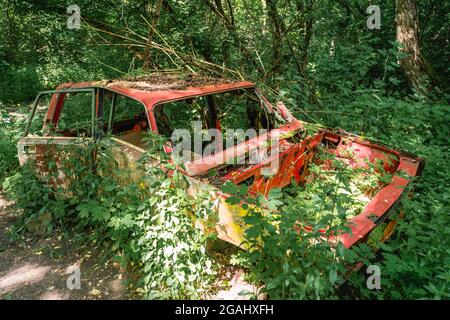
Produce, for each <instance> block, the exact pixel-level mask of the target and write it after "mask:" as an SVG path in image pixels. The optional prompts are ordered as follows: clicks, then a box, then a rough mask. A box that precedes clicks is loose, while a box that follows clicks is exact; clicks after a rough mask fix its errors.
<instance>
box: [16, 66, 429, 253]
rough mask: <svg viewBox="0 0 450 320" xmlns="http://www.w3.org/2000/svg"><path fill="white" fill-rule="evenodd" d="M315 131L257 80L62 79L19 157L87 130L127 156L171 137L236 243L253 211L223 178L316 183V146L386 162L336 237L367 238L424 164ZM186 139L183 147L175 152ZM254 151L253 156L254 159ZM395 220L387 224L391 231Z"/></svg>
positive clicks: (256, 183)
mask: <svg viewBox="0 0 450 320" xmlns="http://www.w3.org/2000/svg"><path fill="white" fill-rule="evenodd" d="M47 97H48V102H46V98H47ZM38 115H41V118H42V120H39V116H38ZM41 121H43V124H42V122H41ZM308 128H309V125H308V124H307V123H305V122H302V121H300V120H298V119H296V118H295V117H294V116H292V114H291V113H290V112H289V110H288V109H287V108H286V107H285V106H284V104H282V103H277V104H275V105H273V104H271V103H270V102H269V101H268V100H267V99H266V98H265V97H264V96H263V95H262V93H261V92H260V91H259V90H258V89H257V88H256V86H255V84H254V83H251V82H247V81H233V80H226V79H213V78H208V77H200V76H187V77H178V76H174V75H166V76H160V75H152V76H147V77H141V78H134V79H128V80H108V81H98V82H82V83H65V84H62V85H60V86H58V87H57V89H56V90H53V91H45V92H40V93H39V94H38V96H37V98H36V101H35V103H34V106H33V112H32V115H31V118H30V120H29V123H28V126H27V129H26V132H25V136H24V138H23V139H21V140H20V142H19V143H18V150H19V159H20V160H21V163H24V162H25V161H26V159H27V158H28V157H29V156H33V157H35V158H36V159H37V160H39V159H40V160H41V165H45V164H43V163H42V161H43V157H42V155H43V154H44V153H45V152H46V151H48V150H49V148H51V146H52V145H64V144H71V143H73V142H74V141H76V140H77V139H79V137H80V136H83V137H85V138H87V139H110V141H111V142H112V143H113V145H114V146H115V148H117V150H120V151H121V152H122V153H123V154H125V155H126V157H127V158H128V159H136V158H139V157H140V156H141V155H142V154H143V153H145V152H146V144H145V138H144V137H145V134H146V132H147V131H153V132H154V133H157V134H159V135H162V136H164V137H166V139H167V140H168V141H170V139H171V138H172V140H171V141H172V142H170V143H168V144H167V145H166V146H165V151H166V152H167V153H171V152H172V154H174V151H177V152H178V153H179V154H180V155H183V156H184V158H183V161H184V167H183V168H182V169H180V170H182V171H183V172H184V173H185V174H186V176H187V177H188V180H189V181H190V184H191V185H190V187H189V192H192V193H195V190H197V189H198V188H202V189H204V188H205V187H206V188H210V190H212V193H211V194H212V200H213V201H214V205H215V209H216V210H217V213H218V217H219V219H218V223H217V225H216V230H217V233H218V236H219V238H221V239H223V240H225V241H228V242H230V243H233V244H235V245H238V246H242V242H243V240H244V234H245V224H244V223H243V220H242V217H243V216H244V215H245V214H246V211H245V210H244V209H242V207H240V206H239V205H230V204H229V203H227V202H226V201H225V199H226V198H227V196H228V195H226V194H224V193H223V192H221V191H220V186H221V185H222V184H224V183H225V182H226V181H231V182H233V183H235V184H243V183H245V184H246V185H247V186H248V188H249V189H248V190H249V194H250V196H251V195H252V194H256V193H262V194H264V195H267V194H268V193H269V191H270V190H271V189H273V188H284V187H286V186H288V185H290V184H291V181H292V180H295V181H296V182H297V183H300V184H302V183H307V181H308V179H311V176H310V175H309V172H308V166H309V165H310V163H311V162H312V161H314V157H315V154H316V152H317V150H318V148H321V149H325V150H327V151H328V152H329V153H330V154H334V155H335V156H336V157H338V158H339V159H341V160H342V161H344V162H345V163H347V164H348V165H350V166H352V167H355V168H359V167H360V168H365V167H368V166H370V164H374V163H378V164H380V163H381V165H382V167H383V169H384V170H385V172H388V173H390V174H392V179H391V180H390V181H389V183H386V184H385V185H383V186H382V187H380V189H379V190H377V192H376V194H373V195H372V196H371V197H370V199H368V201H367V204H366V205H365V207H364V208H363V209H362V210H361V212H360V213H359V214H357V215H356V216H353V217H351V218H350V219H349V226H350V228H351V232H350V233H346V234H344V235H343V236H341V237H340V238H339V239H338V240H339V241H341V242H342V243H343V244H344V245H345V247H347V248H348V247H350V246H352V245H354V244H356V243H358V242H361V241H365V240H366V239H367V237H368V235H369V234H370V233H371V231H373V230H374V228H375V227H376V226H377V225H379V224H380V223H382V222H384V221H385V220H386V219H387V218H388V216H389V214H390V212H392V209H393V208H395V207H396V205H397V204H398V203H399V201H400V199H401V198H402V196H403V195H404V194H405V193H406V189H405V188H406V187H407V186H408V185H409V184H410V183H411V178H413V177H415V176H418V175H419V174H420V172H421V169H422V167H423V161H422V160H421V159H419V158H417V157H415V156H412V155H409V154H406V153H403V152H401V151H397V150H394V149H391V148H389V147H386V146H383V145H380V144H376V143H372V142H370V141H368V140H366V139H363V138H361V137H358V136H355V135H352V134H349V133H345V132H343V131H339V132H335V131H332V130H325V129H320V130H317V131H315V132H314V133H313V134H311V135H305V132H306V131H308V130H306V129H308ZM211 132H212V134H211ZM108 133H109V134H108ZM255 133H256V134H255ZM205 136H207V137H211V136H214V138H212V139H209V140H208V139H205ZM174 137H175V140H177V139H178V140H177V141H174ZM189 137H190V138H192V137H194V140H195V139H196V137H197V141H194V143H192V141H191V140H192V139H187V138H189ZM199 139H200V140H199ZM180 141H182V142H183V143H184V145H183V144H181V145H182V146H183V148H181V149H179V148H178V149H177V142H180ZM225 141H226V143H225ZM178 146H179V145H178ZM192 146H193V148H189V147H192ZM275 146H276V148H275ZM275 149H276V152H274V150H275ZM180 150H181V152H180ZM261 152H262V153H261ZM261 154H262V156H261ZM252 155H254V156H256V157H254V158H256V160H255V159H253V160H254V161H249V160H250V158H251V157H252ZM237 160H239V161H237ZM269 169H270V170H269ZM272 169H274V170H272ZM399 173H402V174H401V175H398V174H399ZM392 225H393V223H389V224H388V228H387V230H386V232H385V237H388V236H389V235H390V233H391V229H392Z"/></svg>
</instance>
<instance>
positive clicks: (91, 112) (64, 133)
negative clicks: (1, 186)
mask: <svg viewBox="0 0 450 320" xmlns="http://www.w3.org/2000/svg"><path fill="white" fill-rule="evenodd" d="M97 92H98V89H95V88H86V89H64V90H51V91H43V92H39V94H38V95H37V97H36V99H35V101H34V103H33V106H32V111H31V115H30V117H29V120H28V123H27V127H26V129H25V132H24V135H23V137H22V139H20V140H19V142H18V145H17V147H18V157H19V162H20V164H21V165H24V164H25V163H27V162H28V161H29V160H30V159H33V160H34V162H35V164H36V169H37V171H38V173H39V174H41V175H46V174H48V173H49V171H50V166H52V165H53V168H55V167H54V166H56V169H57V172H58V175H57V180H60V181H55V183H60V184H65V183H67V181H65V180H67V179H66V177H65V176H64V174H63V173H62V171H61V170H60V166H61V161H62V160H63V159H67V158H68V157H70V152H77V151H76V150H77V148H86V146H87V145H89V144H90V143H91V142H92V141H94V136H95V134H96V126H95V125H94V123H96V121H97V120H96V116H95V115H96V100H97V99H96V95H97ZM69 146H70V147H69ZM69 149H70V151H69ZM87 158H88V157H87ZM91 160H92V158H90V159H86V161H91Z"/></svg>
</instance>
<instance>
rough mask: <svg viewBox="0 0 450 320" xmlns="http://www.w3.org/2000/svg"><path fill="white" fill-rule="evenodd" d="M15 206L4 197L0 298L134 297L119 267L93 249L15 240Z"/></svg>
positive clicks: (0, 215) (0, 202)
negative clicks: (9, 234)
mask: <svg viewBox="0 0 450 320" xmlns="http://www.w3.org/2000/svg"><path fill="white" fill-rule="evenodd" d="M12 205H13V204H12V203H11V202H8V201H6V200H5V198H4V197H3V196H2V195H1V194H0V299H42V300H45V299H63V300H65V299H130V298H132V295H131V294H130V293H129V292H130V290H128V289H127V287H126V286H125V284H124V282H125V281H124V280H125V276H124V274H123V273H122V272H121V271H120V268H119V267H118V266H117V265H116V264H113V263H112V262H111V261H102V259H101V257H102V255H101V252H99V251H98V249H96V248H95V247H94V246H92V245H83V246H80V245H79V244H77V243H76V241H75V240H74V239H71V240H67V239H61V237H57V236H55V237H50V238H46V239H40V240H35V239H25V240H23V241H14V242H13V241H11V240H10V237H9V236H8V231H9V230H10V228H11V226H12V223H13V222H14V220H15V219H16V218H15V217H14V215H13V214H12V210H11V206H12ZM78 270H79V275H80V277H79V279H80V282H79V284H80V286H79V289H77V287H78V282H77V275H78ZM69 277H70V279H69V284H67V281H68V278H69ZM68 287H71V288H72V290H70V289H69V288H68ZM134 298H136V297H134Z"/></svg>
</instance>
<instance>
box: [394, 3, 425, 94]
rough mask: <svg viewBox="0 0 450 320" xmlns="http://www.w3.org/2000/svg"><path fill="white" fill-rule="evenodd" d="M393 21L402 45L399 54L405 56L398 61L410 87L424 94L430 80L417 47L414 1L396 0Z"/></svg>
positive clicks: (417, 23)
mask: <svg viewBox="0 0 450 320" xmlns="http://www.w3.org/2000/svg"><path fill="white" fill-rule="evenodd" d="M395 11H396V12H395V21H396V23H397V41H398V42H399V43H400V44H402V46H403V47H402V48H400V52H401V53H404V54H406V56H405V57H402V58H401V59H400V60H399V63H400V66H401V67H402V68H403V71H404V72H405V75H406V78H407V79H408V81H409V83H410V85H411V86H412V87H413V88H414V89H415V90H416V91H417V92H421V93H426V92H428V91H429V89H427V88H426V86H427V84H428V81H429V79H430V75H429V72H430V70H429V69H428V68H427V65H428V64H427V63H426V60H425V58H424V57H423V55H422V52H421V50H420V45H419V33H418V32H419V19H418V16H417V9H416V4H415V2H414V0H396V10H395Z"/></svg>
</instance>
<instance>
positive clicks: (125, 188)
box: [7, 142, 215, 299]
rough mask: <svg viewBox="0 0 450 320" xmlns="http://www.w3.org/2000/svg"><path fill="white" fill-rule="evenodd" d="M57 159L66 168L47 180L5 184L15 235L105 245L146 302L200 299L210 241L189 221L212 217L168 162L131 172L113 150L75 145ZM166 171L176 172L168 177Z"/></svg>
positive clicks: (24, 175)
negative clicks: (15, 218) (71, 235)
mask: <svg viewBox="0 0 450 320" xmlns="http://www.w3.org/2000/svg"><path fill="white" fill-rule="evenodd" d="M93 149H95V150H97V152H98V162H96V163H95V164H94V163H93V162H92V151H93ZM56 155H58V156H61V159H64V160H62V161H61V163H55V162H54V161H52V160H51V159H50V158H49V159H48V170H49V174H46V175H36V173H35V172H36V170H35V167H34V166H33V165H28V166H25V167H24V168H23V169H22V170H21V172H20V173H18V174H16V175H15V176H14V177H12V178H10V179H8V185H9V187H8V189H7V191H8V193H9V196H10V197H11V198H13V199H15V200H16V205H17V207H18V208H20V209H22V210H23V216H22V219H21V220H20V222H19V223H18V224H17V225H16V228H15V230H16V232H25V230H27V231H35V230H39V231H42V229H44V232H42V233H41V235H42V234H48V233H49V232H52V231H57V230H60V231H61V230H71V231H73V232H75V233H77V234H79V235H84V236H85V239H86V240H88V239H90V240H95V241H96V242H98V243H101V244H103V245H104V247H105V248H108V250H110V252H111V253H113V254H114V255H116V259H118V260H119V261H120V262H121V263H123V264H124V265H132V266H134V268H133V270H134V272H136V273H137V274H138V275H139V278H140V280H139V281H138V282H137V285H138V286H139V289H138V290H139V292H141V293H142V294H143V295H144V297H146V298H151V299H186V298H191V299H192V298H194V299H195V298H201V297H202V296H203V295H204V293H205V291H206V290H207V289H208V287H209V285H210V284H211V282H212V281H213V278H214V277H213V276H214V273H215V272H214V265H213V261H212V260H211V258H210V257H209V255H208V254H207V252H206V250H205V244H206V241H207V238H208V237H207V236H206V235H204V234H203V233H202V232H201V231H200V230H199V229H198V228H196V227H195V226H194V221H195V219H196V218H205V215H206V216H207V215H209V214H211V210H210V207H209V205H210V202H209V201H208V196H207V195H205V196H202V194H199V195H198V196H197V197H196V199H193V198H191V197H190V196H188V195H187V193H186V190H185V188H186V186H187V181H186V180H185V178H184V176H182V175H180V174H179V173H178V172H177V171H176V170H175V168H173V167H171V166H170V164H169V163H166V162H163V163H162V164H160V165H163V167H164V169H163V167H160V166H156V167H155V166H154V163H153V165H148V164H149V161H150V160H149V159H150V157H144V159H143V160H142V162H141V163H138V164H137V167H135V168H133V169H131V168H129V167H120V166H119V165H118V162H116V161H115V160H114V157H113V154H112V151H111V149H110V146H105V145H102V144H95V145H87V146H86V144H83V143H81V142H80V144H79V145H75V146H71V147H65V148H64V149H62V148H58V149H57V150H55V151H53V153H52V158H54V157H55V156H56ZM145 159H147V160H145ZM94 166H95V170H92V169H93V168H94ZM167 168H170V169H174V170H175V171H174V173H173V175H172V176H168V175H167V174H166V171H164V170H167ZM136 172H139V173H142V174H139V175H136ZM55 181H58V182H57V183H56V184H55ZM55 185H57V187H55ZM49 216H50V217H49ZM39 224H41V226H42V224H44V226H43V227H41V228H38V227H36V225H39Z"/></svg>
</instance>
